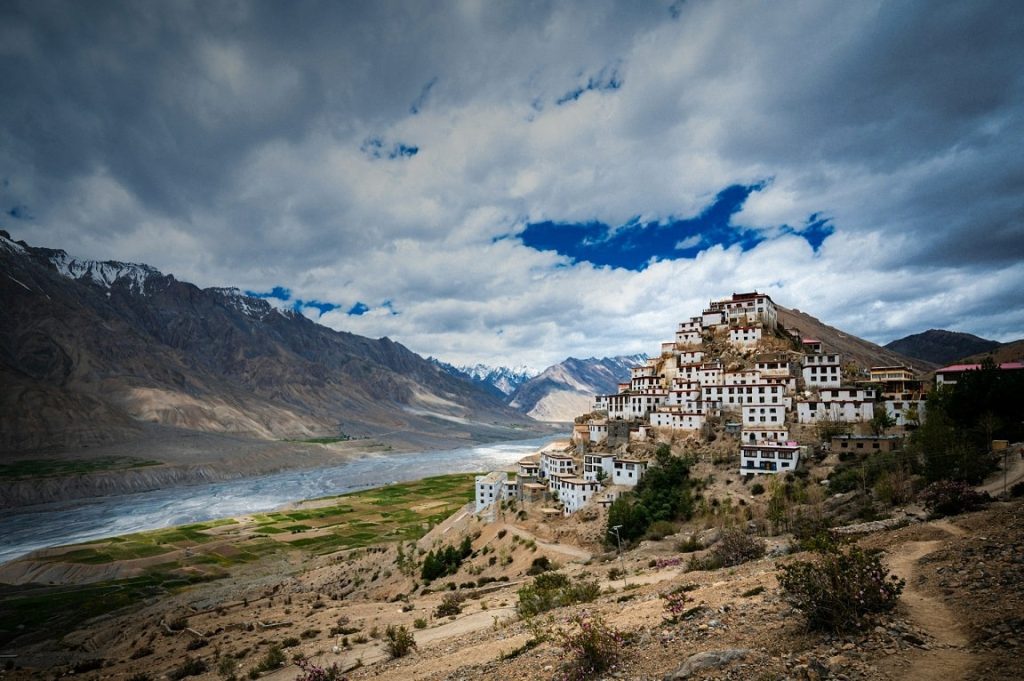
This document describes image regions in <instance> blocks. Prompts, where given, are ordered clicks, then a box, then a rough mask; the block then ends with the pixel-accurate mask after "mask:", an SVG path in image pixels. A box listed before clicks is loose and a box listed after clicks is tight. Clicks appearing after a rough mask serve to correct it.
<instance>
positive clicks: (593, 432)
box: [587, 419, 608, 445]
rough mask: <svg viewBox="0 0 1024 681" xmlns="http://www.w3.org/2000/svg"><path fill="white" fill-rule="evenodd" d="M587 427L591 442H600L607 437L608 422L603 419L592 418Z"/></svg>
mask: <svg viewBox="0 0 1024 681" xmlns="http://www.w3.org/2000/svg"><path fill="white" fill-rule="evenodd" d="M587 427H588V428H589V429H590V442H591V444H595V445H596V444H601V443H602V442H604V441H605V440H607V439H608V422H607V421H605V420H604V419H593V420H591V421H590V422H589V423H588V424H587Z"/></svg>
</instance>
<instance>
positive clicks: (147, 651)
mask: <svg viewBox="0 0 1024 681" xmlns="http://www.w3.org/2000/svg"><path fill="white" fill-rule="evenodd" d="M152 654H153V648H152V647H150V646H142V647H141V648H138V649H136V650H134V651H132V654H131V658H132V659H133V660H138V659H140V658H143V657H147V656H149V655H152Z"/></svg>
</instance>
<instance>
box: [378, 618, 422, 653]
mask: <svg viewBox="0 0 1024 681" xmlns="http://www.w3.org/2000/svg"><path fill="white" fill-rule="evenodd" d="M384 637H385V638H386V639H387V642H386V643H385V644H384V647H385V648H386V649H387V651H388V655H390V656H391V657H393V658H396V657H405V656H406V655H408V654H409V653H411V652H412V651H413V650H415V649H416V639H414V638H413V636H412V633H410V632H409V630H408V629H406V628H405V625H400V626H397V627H396V626H392V625H388V628H387V629H386V630H385V632H384Z"/></svg>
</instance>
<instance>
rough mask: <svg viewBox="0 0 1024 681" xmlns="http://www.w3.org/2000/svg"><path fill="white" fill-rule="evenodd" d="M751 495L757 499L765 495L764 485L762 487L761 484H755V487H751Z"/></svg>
mask: <svg viewBox="0 0 1024 681" xmlns="http://www.w3.org/2000/svg"><path fill="white" fill-rule="evenodd" d="M750 493H751V494H753V495H754V496H755V497H756V496H757V495H759V494H764V485H762V484H761V483H759V482H755V483H754V484H753V485H751V486H750Z"/></svg>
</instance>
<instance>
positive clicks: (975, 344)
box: [884, 329, 1001, 365]
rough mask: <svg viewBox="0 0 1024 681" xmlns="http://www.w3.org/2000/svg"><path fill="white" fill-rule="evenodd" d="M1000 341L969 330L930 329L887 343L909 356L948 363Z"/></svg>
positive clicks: (994, 345) (895, 350)
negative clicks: (970, 332) (965, 331)
mask: <svg viewBox="0 0 1024 681" xmlns="http://www.w3.org/2000/svg"><path fill="white" fill-rule="evenodd" d="M1000 345H1001V344H1000V343H999V342H997V341H993V340H986V339H984V338H979V337H978V336H975V335H973V334H969V333H961V332H959V331H944V330H942V329H929V330H928V331H925V332H923V333H915V334H913V335H911V336H906V337H904V338H899V339H897V340H894V341H892V342H890V343H886V344H885V346H884V347H885V348H886V349H888V350H892V351H893V352H898V353H900V354H901V355H906V356H907V357H913V358H915V359H920V360H923V361H925V362H932V363H934V364H938V365H947V364H952V363H954V362H956V361H957V360H959V359H963V358H964V357H969V356H971V355H977V354H985V353H988V352H991V351H992V350H995V349H996V348H998V347H999V346H1000Z"/></svg>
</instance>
